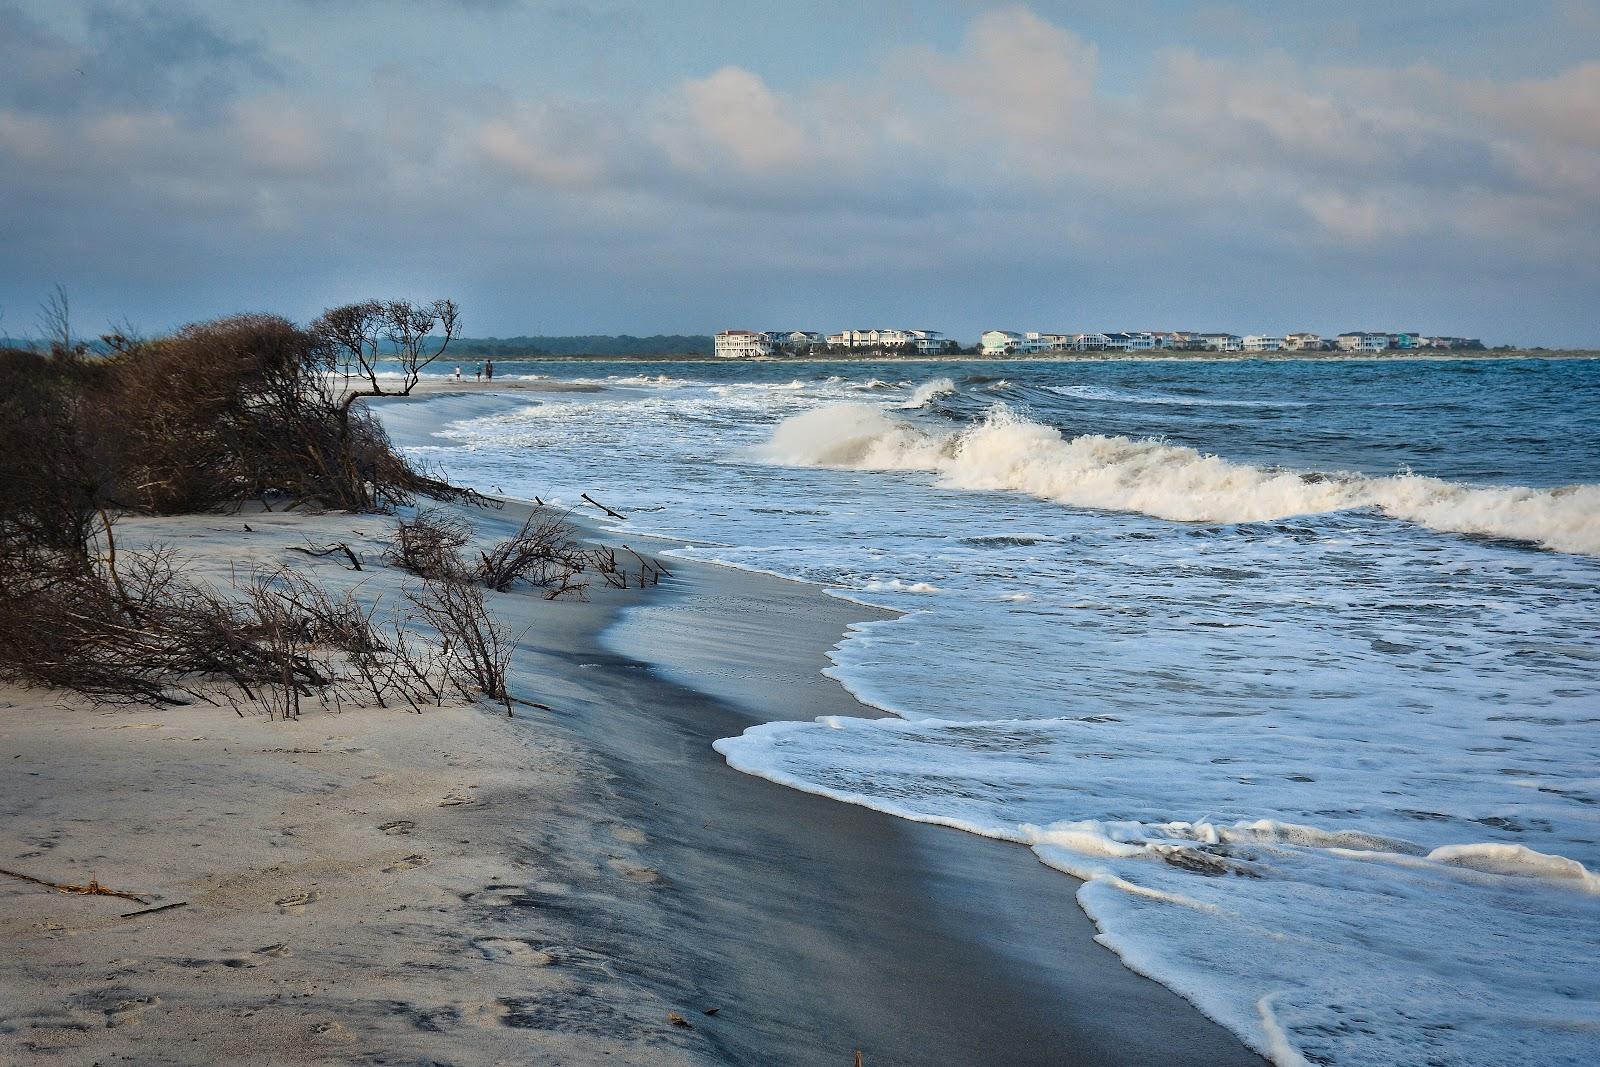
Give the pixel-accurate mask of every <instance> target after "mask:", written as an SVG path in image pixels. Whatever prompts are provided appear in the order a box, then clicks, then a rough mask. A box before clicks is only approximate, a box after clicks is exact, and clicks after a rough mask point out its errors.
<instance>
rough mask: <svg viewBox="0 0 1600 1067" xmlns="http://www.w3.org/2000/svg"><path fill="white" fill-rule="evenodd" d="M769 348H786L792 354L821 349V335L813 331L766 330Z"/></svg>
mask: <svg viewBox="0 0 1600 1067" xmlns="http://www.w3.org/2000/svg"><path fill="white" fill-rule="evenodd" d="M766 337H767V345H768V346H769V347H770V348H773V349H777V348H786V349H789V350H790V351H792V352H800V351H808V350H810V349H813V348H821V347H822V335H821V334H820V333H817V332H816V331H815V330H768V331H767V333H766Z"/></svg>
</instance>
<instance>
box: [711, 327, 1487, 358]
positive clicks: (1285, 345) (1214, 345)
mask: <svg viewBox="0 0 1600 1067" xmlns="http://www.w3.org/2000/svg"><path fill="white" fill-rule="evenodd" d="M1482 347H1483V342H1482V341H1479V340H1478V339H1477V338H1473V337H1431V336H1424V335H1422V334H1418V333H1380V332H1373V331H1370V330H1356V331H1352V332H1350V333H1341V334H1338V335H1336V336H1334V337H1323V336H1322V335H1321V334H1315V333H1290V334H1284V335H1283V336H1281V337H1280V336H1276V335H1272V334H1246V335H1245V336H1242V337H1241V336H1240V335H1239V334H1235V333H1194V332H1192V331H1189V330H1137V331H1134V332H1131V333H1118V332H1113V333H1037V332H1027V333H1018V332H1017V331H1015V330H985V331H984V334H983V337H982V338H981V339H980V341H979V345H978V351H979V353H980V354H982V355H985V356H1018V355H1020V356H1026V355H1038V354H1041V353H1048V352H1150V351H1156V350H1159V349H1166V350H1175V351H1188V352H1391V351H1401V352H1404V351H1411V350H1419V351H1421V350H1434V351H1438V350H1452V349H1481V348H1482ZM713 351H714V352H715V353H716V354H717V355H718V356H720V357H722V358H724V359H765V358H769V357H772V356H804V355H813V354H820V353H825V352H834V353H849V352H885V353H888V352H894V353H903V354H906V355H923V356H928V355H938V354H941V353H946V352H954V351H957V345H956V342H954V341H952V340H951V339H950V338H948V337H946V336H945V335H944V334H942V333H940V332H939V331H938V330H893V329H875V330H841V331H839V332H838V333H830V334H821V333H817V332H815V331H812V330H723V331H722V332H721V333H719V334H717V335H716V337H715V338H714V339H713Z"/></svg>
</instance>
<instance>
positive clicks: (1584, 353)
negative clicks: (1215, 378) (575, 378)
mask: <svg viewBox="0 0 1600 1067" xmlns="http://www.w3.org/2000/svg"><path fill="white" fill-rule="evenodd" d="M448 355H449V353H446V357H448ZM1508 359H1509V360H1516V359H1600V349H1548V350H1546V349H1514V350H1512V351H1489V350H1485V351H1477V352H1394V353H1366V354H1362V353H1357V352H1248V353H1246V352H1227V353H1222V352H1175V351H1170V350H1169V351H1166V352H1162V353H1160V354H1156V353H1152V352H1140V353H1137V354H1133V353H1126V354H1124V353H1109V352H1072V353H1067V352H1052V353H1049V354H1046V355H1037V356H981V355H949V356H926V355H920V356H886V355H870V356H854V355H832V356H793V357H781V356H772V357H767V358H764V359H728V358H725V357H722V356H711V355H706V354H705V353H701V352H679V353H672V352H663V353H659V354H654V355H643V354H638V355H628V356H606V355H585V356H547V355H540V354H538V353H531V354H528V355H520V356H496V357H495V361H496V362H500V363H796V364H799V363H1179V362H1182V363H1300V362H1307V363H1311V362H1320V363H1405V362H1441V363H1442V362H1467V361H1478V360H1508ZM455 362H456V361H454V360H451V359H449V358H443V359H441V360H438V361H436V362H435V364H434V365H435V366H439V365H441V364H453V363H455ZM483 362H485V361H484V359H482V358H480V357H476V356H474V357H470V358H463V359H462V360H461V361H460V366H461V367H462V371H463V373H465V371H466V370H467V368H468V365H469V364H471V365H478V364H481V363H483Z"/></svg>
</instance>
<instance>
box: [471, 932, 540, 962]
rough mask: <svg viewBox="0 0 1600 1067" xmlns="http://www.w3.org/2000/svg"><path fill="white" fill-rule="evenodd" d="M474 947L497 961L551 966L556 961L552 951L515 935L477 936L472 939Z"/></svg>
mask: <svg viewBox="0 0 1600 1067" xmlns="http://www.w3.org/2000/svg"><path fill="white" fill-rule="evenodd" d="M472 947H473V948H475V949H477V950H478V951H479V952H481V953H482V954H483V958H484V959H487V960H494V961H495V962H496V963H515V964H521V965H522V966H525V967H549V966H550V965H551V964H553V963H555V961H556V958H555V957H554V956H552V955H550V953H548V952H545V951H544V950H543V949H537V948H534V947H533V946H532V945H531V944H529V943H528V942H526V941H520V940H518V939H517V938H514V937H476V938H473V940H472Z"/></svg>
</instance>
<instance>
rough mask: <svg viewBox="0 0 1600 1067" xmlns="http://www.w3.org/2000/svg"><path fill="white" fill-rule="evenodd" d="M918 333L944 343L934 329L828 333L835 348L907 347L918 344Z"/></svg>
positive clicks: (829, 339) (941, 344)
mask: <svg viewBox="0 0 1600 1067" xmlns="http://www.w3.org/2000/svg"><path fill="white" fill-rule="evenodd" d="M917 333H925V334H932V335H933V336H935V337H938V338H939V344H940V346H941V347H942V346H943V345H944V338H943V336H942V335H940V334H938V333H937V332H936V331H932V330H921V331H918V330H885V329H876V330H841V331H840V332H838V333H830V334H829V335H828V344H829V346H831V347H834V348H907V347H911V346H914V345H916V343H917V338H916V336H915V335H916V334H917Z"/></svg>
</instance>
